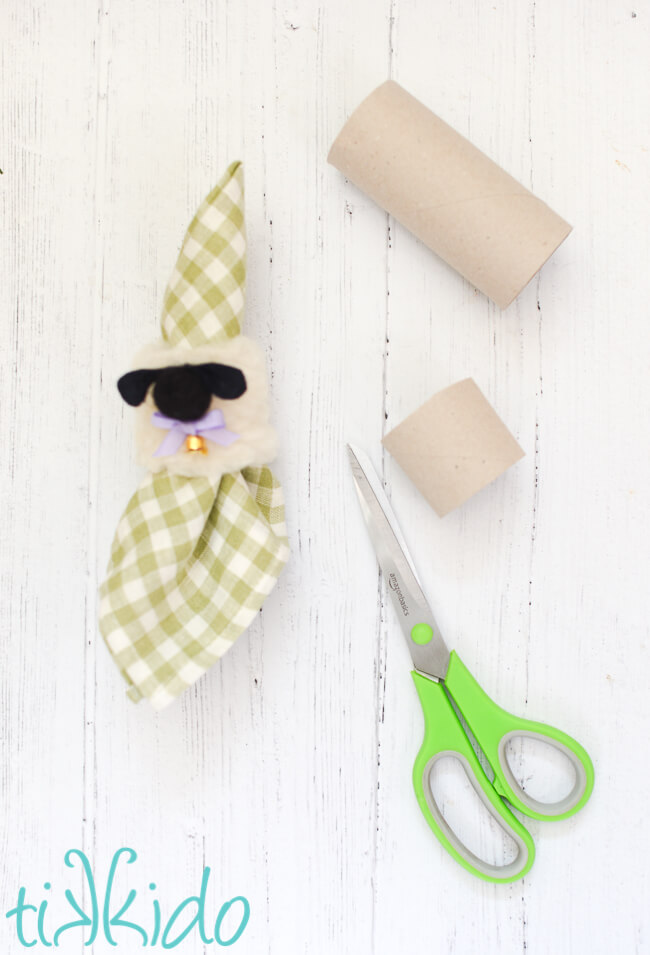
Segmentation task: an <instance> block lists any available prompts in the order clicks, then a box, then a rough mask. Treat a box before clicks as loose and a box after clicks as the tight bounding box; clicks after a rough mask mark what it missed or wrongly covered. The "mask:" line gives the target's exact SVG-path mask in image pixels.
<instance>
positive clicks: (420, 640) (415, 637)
mask: <svg viewBox="0 0 650 955" xmlns="http://www.w3.org/2000/svg"><path fill="white" fill-rule="evenodd" d="M432 639H433V628H432V627H430V626H429V624H428V623H416V624H415V626H414V627H413V628H412V630H411V640H412V641H413V643H417V644H419V645H420V646H422V645H423V644H425V643H429V642H430V641H431V640H432Z"/></svg>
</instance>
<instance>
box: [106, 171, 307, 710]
mask: <svg viewBox="0 0 650 955" xmlns="http://www.w3.org/2000/svg"><path fill="white" fill-rule="evenodd" d="M243 226H244V221H243V170H242V166H241V164H240V163H234V164H233V165H232V166H230V168H229V169H228V170H227V172H226V174H225V176H224V178H223V179H222V181H221V182H220V183H219V185H218V186H217V187H216V188H215V189H214V190H213V192H211V193H210V195H209V196H208V197H207V199H206V200H205V201H204V202H203V203H202V204H201V206H200V208H199V210H198V212H197V214H196V216H195V217H194V219H193V220H192V223H191V225H190V227H189V229H188V232H187V236H186V237H185V241H184V243H183V247H182V249H181V253H180V256H179V259H178V263H177V266H176V269H175V270H174V274H173V275H172V278H171V280H170V282H169V286H168V288H167V292H166V295H165V303H164V307H163V317H162V327H163V336H164V338H166V339H167V340H168V341H170V342H171V343H172V344H174V345H187V347H189V348H191V347H193V346H197V345H202V344H207V343H214V342H217V341H219V340H223V339H224V337H226V338H227V337H232V336H233V335H236V334H238V332H239V321H240V318H241V314H242V310H243V305H244V282H245V238H244V228H243ZM214 230H217V232H216V234H215V231H214ZM215 263H218V266H217V265H216V264H215ZM288 554H289V552H288V544H287V534H286V527H285V523H284V500H283V495H282V488H281V487H280V485H279V484H278V482H277V480H276V479H275V478H274V476H273V474H272V472H271V470H270V469H269V468H266V467H261V468H259V467H257V468H253V467H251V468H246V469H245V470H244V471H241V472H238V473H235V474H226V475H225V476H224V477H223V478H221V480H220V481H212V480H210V479H209V478H203V477H192V478H188V477H179V476H177V475H172V474H169V473H168V472H167V471H162V472H159V473H157V474H149V475H148V476H147V477H146V478H145V479H144V481H143V482H142V484H141V485H140V487H139V488H138V490H137V491H136V493H135V494H134V496H133V497H132V498H131V500H130V501H129V504H128V506H127V508H126V511H125V512H124V514H123V516H122V518H121V520H120V522H119V524H118V527H117V531H116V534H115V539H114V541H113V547H112V552H111V559H110V564H109V567H108V574H107V578H106V580H105V581H104V583H103V584H102V586H101V589H100V598H101V599H100V615H99V616H100V620H99V623H100V630H101V632H102V635H103V637H104V639H105V641H106V643H107V645H108V648H109V650H110V651H111V653H112V654H113V657H114V659H115V661H116V663H117V665H118V666H119V668H120V671H121V673H122V675H123V676H124V678H125V680H126V681H127V684H128V695H129V696H130V698H131V699H133V700H140V699H142V697H146V698H148V699H149V700H150V702H151V703H152V705H153V706H154V707H155V708H156V709H161V708H162V707H164V706H166V705H167V704H168V703H171V702H172V700H174V699H175V698H176V697H177V696H179V695H180V694H181V693H182V692H183V690H184V689H186V688H187V687H188V686H190V685H191V684H192V683H194V682H195V681H196V680H197V679H198V678H199V677H200V676H201V675H202V674H203V673H205V672H206V670H208V669H209V667H211V666H212V664H213V663H215V662H216V661H217V660H218V659H219V658H220V657H222V656H223V654H224V653H225V652H226V651H227V650H228V649H229V648H230V647H231V646H232V644H233V643H234V641H235V640H236V639H237V637H238V636H239V635H240V634H241V633H242V632H243V631H244V630H245V629H246V627H248V625H249V624H250V623H251V621H252V620H253V619H254V617H255V615H256V614H257V613H258V611H259V610H260V608H261V606H262V603H263V602H264V599H265V598H266V597H267V596H268V594H269V593H270V592H271V590H272V589H273V587H274V585H275V582H276V580H277V578H278V576H279V575H280V573H281V571H282V568H283V566H284V564H285V563H286V560H287V558H288Z"/></svg>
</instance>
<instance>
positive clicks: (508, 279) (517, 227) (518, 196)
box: [327, 80, 571, 308]
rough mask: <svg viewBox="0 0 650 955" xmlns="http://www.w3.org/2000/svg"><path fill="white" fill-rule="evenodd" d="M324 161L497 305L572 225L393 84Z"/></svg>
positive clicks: (372, 99)
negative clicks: (334, 167)
mask: <svg viewBox="0 0 650 955" xmlns="http://www.w3.org/2000/svg"><path fill="white" fill-rule="evenodd" d="M327 158H328V162H330V163H332V165H334V166H336V168H337V169H339V170H340V171H341V172H342V173H343V175H344V176H346V177H347V178H348V179H350V180H351V181H352V182H353V183H354V184H355V185H356V186H358V187H359V188H360V189H362V190H363V192H365V193H367V195H369V196H370V197H371V198H372V199H374V201H375V202H377V203H378V204H379V205H380V206H381V207H382V208H383V209H386V211H387V212H389V213H390V214H391V215H392V216H394V217H395V218H396V219H397V220H398V221H399V222H401V223H402V225H404V226H406V228H407V229H410V231H411V232H413V233H414V234H415V235H416V236H417V237H418V238H419V239H421V240H422V241H423V242H424V243H425V244H426V245H427V246H428V247H429V248H430V249H432V250H433V251H434V252H435V253H437V255H439V256H440V257H441V258H442V259H444V260H445V262H447V263H448V264H449V265H451V266H452V268H454V269H456V271H458V272H460V274H461V275H463V276H464V277H465V278H466V279H468V280H469V281H470V282H471V283H472V284H473V285H475V286H476V288H478V289H480V290H481V291H482V292H484V293H485V294H486V295H487V296H488V297H489V298H491V299H492V300H493V301H494V302H496V304H497V305H498V306H499V307H500V308H506V306H508V305H509V304H510V303H511V302H512V301H513V299H515V298H516V297H517V295H518V294H519V292H521V290H522V289H523V287H524V286H525V285H527V284H528V282H529V281H530V280H531V279H532V278H533V276H534V275H535V274H536V273H537V272H538V271H539V269H540V268H541V267H542V265H543V264H544V262H545V261H546V260H547V259H548V258H549V256H550V255H552V253H553V252H554V251H555V249H556V248H557V247H558V245H560V243H561V242H562V241H563V240H564V239H566V237H567V236H568V234H569V232H570V231H571V226H570V225H569V224H568V223H567V222H565V221H564V219H561V218H560V217H559V216H558V215H556V214H555V213H554V212H553V210H552V209H549V207H548V206H547V205H546V204H545V203H543V202H542V201H541V200H540V199H537V198H536V197H535V196H534V195H533V194H532V193H531V192H529V191H528V189H526V188H524V186H522V185H520V183H518V182H517V181H516V180H515V179H513V178H512V176H509V175H508V173H506V172H504V171H503V169H501V168H500V167H499V166H497V165H496V163H494V162H492V160H491V159H488V157H487V156H485V155H484V153H482V152H480V151H479V150H478V149H476V148H475V147H474V146H472V144H471V143H470V142H468V140H467V139H465V138H464V137H463V136H461V135H460V134H459V133H457V132H456V131H455V130H453V129H452V128H451V126H448V125H447V124H446V123H444V122H443V121H442V120H441V119H439V118H438V117H437V116H435V115H434V113H432V112H431V111H430V110H428V109H427V108H426V106H423V105H422V103H420V102H419V101H418V100H416V99H415V98H414V97H413V96H411V94H410V93H407V92H406V90H405V89H403V88H402V87H401V86H399V85H398V84H397V83H395V82H393V81H392V80H389V81H388V82H387V83H383V84H382V85H381V86H380V87H378V88H377V89H376V90H375V91H374V93H371V94H370V96H368V98H367V99H365V100H364V101H363V102H362V103H361V105H360V106H359V107H358V108H357V109H356V110H355V112H354V113H353V114H352V116H351V117H350V119H349V120H348V121H347V123H346V124H345V126H344V127H343V129H342V130H341V132H340V133H339V135H338V137H337V138H336V140H335V141H334V144H333V145H332V148H331V149H330V153H329V156H328V157H327Z"/></svg>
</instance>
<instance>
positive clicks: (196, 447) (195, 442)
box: [185, 434, 208, 454]
mask: <svg viewBox="0 0 650 955" xmlns="http://www.w3.org/2000/svg"><path fill="white" fill-rule="evenodd" d="M185 450H186V451H198V452H199V454H207V453H208V449H207V448H206V446H205V439H204V438H202V437H201V435H200V434H188V436H187V437H186V438H185Z"/></svg>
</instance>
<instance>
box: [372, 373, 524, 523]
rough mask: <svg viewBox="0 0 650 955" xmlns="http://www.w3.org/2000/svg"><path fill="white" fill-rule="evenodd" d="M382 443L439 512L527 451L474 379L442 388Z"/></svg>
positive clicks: (464, 498) (450, 507) (473, 491)
mask: <svg viewBox="0 0 650 955" xmlns="http://www.w3.org/2000/svg"><path fill="white" fill-rule="evenodd" d="M383 444H384V447H386V448H387V449H388V450H389V451H390V453H391V454H392V455H393V457H394V458H395V460H396V461H397V463H398V464H399V465H400V467H401V468H402V470H403V471H405V472H406V474H408V476H409V477H410V479H411V480H412V481H413V483H414V484H415V486H416V487H417V488H418V490H419V491H420V492H421V493H422V494H423V495H424V497H426V499H427V501H428V502H429V503H430V504H431V507H432V508H433V509H434V511H435V512H436V514H437V515H438V516H439V517H444V516H445V514H448V513H449V511H453V510H454V508H456V507H459V506H460V505H461V504H464V503H465V501H467V500H468V499H469V498H470V497H473V495H474V494H476V493H477V492H478V491H480V490H481V489H482V488H484V487H485V486H486V485H487V484H490V483H491V482H492V481H494V480H495V478H497V477H499V475H500V474H503V472H504V471H506V470H507V469H508V468H509V467H510V466H511V465H513V464H514V463H515V462H516V461H519V459H520V458H523V456H524V452H523V451H522V450H521V448H520V447H519V445H518V444H517V442H516V441H515V439H514V438H513V436H512V435H511V434H510V432H509V431H508V429H507V428H506V426H505V424H504V423H503V421H502V420H501V418H499V416H498V414H497V413H496V411H495V410H494V408H493V407H492V405H491V404H490V403H489V401H488V400H487V398H486V397H485V396H484V395H483V392H482V391H481V390H480V389H479V387H478V386H477V385H476V383H475V382H474V381H473V380H472V379H471V378H465V379H464V380H463V381H459V382H456V384H454V385H450V387H449V388H445V389H444V391H440V392H438V394H436V395H434V396H433V398H430V399H429V400H428V401H426V402H425V403H424V404H423V405H422V406H421V407H420V408H418V410H417V411H414V412H413V414H412V415H409V417H408V418H406V419H405V420H404V421H403V422H402V423H401V424H399V425H398V426H397V427H396V428H394V429H393V431H390V432H389V433H388V434H387V435H386V437H385V438H384V440H383Z"/></svg>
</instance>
